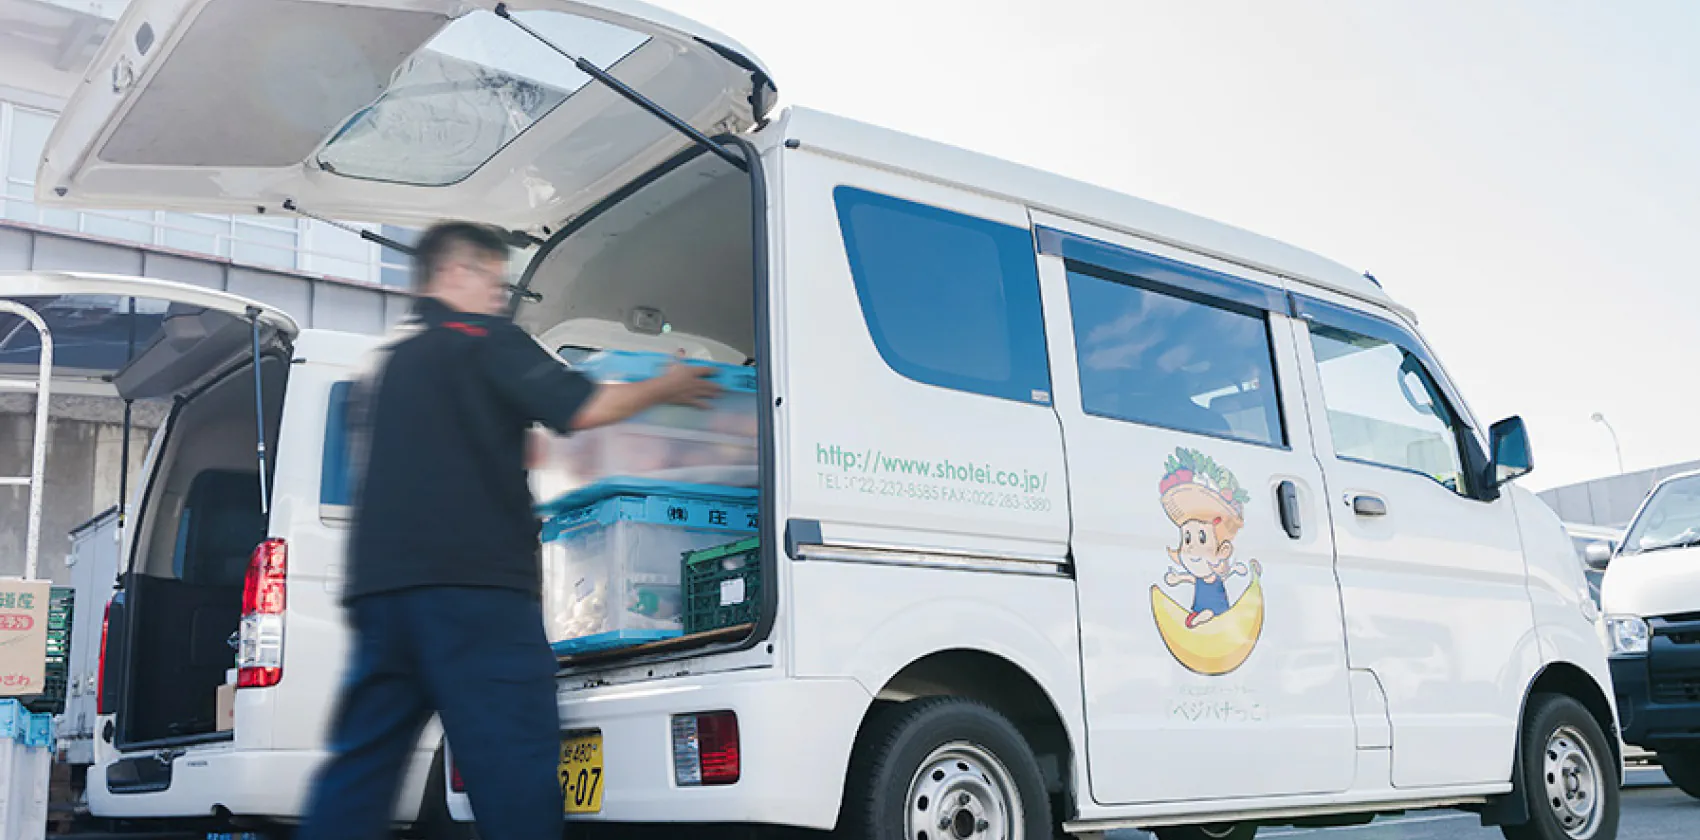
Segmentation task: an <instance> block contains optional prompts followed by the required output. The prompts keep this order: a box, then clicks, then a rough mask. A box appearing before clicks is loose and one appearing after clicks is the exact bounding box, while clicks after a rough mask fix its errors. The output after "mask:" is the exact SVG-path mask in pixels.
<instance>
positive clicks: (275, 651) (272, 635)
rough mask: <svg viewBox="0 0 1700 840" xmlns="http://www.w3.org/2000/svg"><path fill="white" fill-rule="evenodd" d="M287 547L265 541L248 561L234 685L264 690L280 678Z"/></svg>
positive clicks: (285, 544) (280, 541)
mask: <svg viewBox="0 0 1700 840" xmlns="http://www.w3.org/2000/svg"><path fill="white" fill-rule="evenodd" d="M288 576H289V544H288V543H287V542H285V541H283V540H277V539H272V540H266V541H265V542H263V543H260V545H259V547H258V548H256V549H254V554H253V556H252V557H250V558H249V559H248V578H247V580H245V581H243V583H242V632H241V646H240V648H239V649H238V651H237V654H236V667H237V672H236V673H237V676H236V685H237V687H239V688H266V687H268V686H274V685H277V684H278V681H280V680H282V679H283V611H284V605H285V600H286V599H285V595H286V591H287V589H288V582H287V578H288Z"/></svg>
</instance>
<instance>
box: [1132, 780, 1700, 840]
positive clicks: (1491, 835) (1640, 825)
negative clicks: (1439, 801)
mask: <svg viewBox="0 0 1700 840" xmlns="http://www.w3.org/2000/svg"><path fill="white" fill-rule="evenodd" d="M1617 836H1618V840H1688V839H1689V838H1696V837H1700V799H1694V798H1692V797H1690V796H1688V795H1686V794H1684V793H1683V792H1682V791H1679V790H1677V789H1676V788H1673V787H1670V786H1669V784H1667V783H1666V780H1665V778H1664V774H1662V773H1660V772H1658V771H1657V770H1650V771H1649V770H1631V771H1630V772H1629V787H1627V788H1626V789H1625V790H1624V791H1623V820H1622V823H1621V824H1620V826H1619V828H1618V834H1617ZM1277 837H1280V838H1293V840H1502V838H1503V837H1504V835H1502V834H1500V833H1499V829H1497V828H1483V827H1482V825H1481V822H1480V820H1479V819H1478V818H1477V817H1476V815H1475V814H1466V813H1461V812H1458V811H1432V812H1424V813H1411V814H1406V815H1405V816H1402V817H1389V818H1387V819H1384V820H1377V821H1375V822H1374V823H1372V824H1370V825H1361V826H1351V827H1347V828H1306V829H1293V828H1266V829H1264V830H1262V831H1259V832H1258V833H1257V840H1273V838H1277ZM1110 838H1111V840H1149V838H1150V835H1148V834H1146V833H1145V832H1143V831H1127V832H1115V833H1113V834H1111V835H1110Z"/></svg>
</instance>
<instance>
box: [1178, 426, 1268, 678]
mask: <svg viewBox="0 0 1700 840" xmlns="http://www.w3.org/2000/svg"><path fill="white" fill-rule="evenodd" d="M1157 490H1158V492H1159V493H1160V494H1161V495H1162V502H1163V511H1164V512H1165V513H1167V514H1168V515H1169V520H1170V521H1171V522H1174V523H1175V527H1176V528H1177V529H1178V532H1177V534H1176V543H1175V547H1174V548H1171V549H1169V560H1170V562H1172V563H1174V564H1175V568H1172V569H1170V570H1169V572H1168V573H1167V574H1165V575H1164V576H1163V583H1164V585H1166V586H1169V587H1171V588H1173V587H1180V586H1184V585H1187V584H1191V586H1192V608H1191V609H1187V608H1186V607H1183V606H1181V605H1180V603H1179V602H1178V601H1176V600H1175V599H1174V598H1171V597H1169V596H1168V595H1166V594H1164V592H1163V590H1162V588H1160V587H1157V586H1153V587H1151V612H1152V615H1153V616H1154V617H1155V618H1156V620H1157V632H1159V633H1160V634H1162V636H1163V644H1164V645H1166V646H1167V647H1168V648H1169V653H1171V654H1173V655H1174V657H1175V660H1176V661H1178V662H1180V663H1181V664H1182V665H1184V666H1186V668H1187V669H1188V670H1191V671H1193V672H1195V673H1199V674H1205V675H1209V676H1217V675H1221V674H1226V673H1229V672H1231V671H1233V670H1234V669H1235V668H1238V667H1240V665H1242V664H1243V663H1244V662H1245V661H1246V658H1247V657H1249V656H1251V651H1252V649H1253V648H1255V647H1257V639H1258V636H1259V635H1261V634H1262V632H1263V585H1262V583H1261V582H1260V579H1261V578H1262V576H1263V567H1262V566H1261V565H1260V564H1259V563H1258V562H1257V561H1256V560H1252V561H1251V562H1250V565H1249V567H1248V566H1247V564H1246V563H1242V562H1239V561H1236V560H1235V559H1234V550H1235V546H1234V539H1235V538H1236V537H1238V536H1239V533H1240V529H1241V528H1242V527H1244V526H1245V505H1246V502H1248V501H1250V500H1251V494H1249V493H1247V492H1246V491H1245V490H1244V489H1243V488H1241V487H1240V483H1239V480H1238V479H1236V478H1234V474H1233V473H1231V472H1229V471H1228V470H1227V469H1225V468H1223V467H1222V466H1220V465H1218V464H1217V463H1216V462H1215V461H1212V460H1211V459H1210V458H1209V457H1208V456H1206V455H1204V454H1202V453H1199V452H1196V451H1194V450H1191V449H1176V450H1175V454H1173V455H1170V456H1169V460H1168V463H1167V464H1165V465H1164V475H1163V481H1162V483H1161V484H1159V485H1158V486H1157ZM1235 576H1244V577H1246V578H1247V579H1248V582H1247V583H1246V585H1245V588H1244V589H1243V590H1242V591H1241V592H1240V595H1239V598H1238V600H1234V601H1231V602H1230V601H1229V599H1228V581H1229V580H1230V579H1231V578H1233V577H1235Z"/></svg>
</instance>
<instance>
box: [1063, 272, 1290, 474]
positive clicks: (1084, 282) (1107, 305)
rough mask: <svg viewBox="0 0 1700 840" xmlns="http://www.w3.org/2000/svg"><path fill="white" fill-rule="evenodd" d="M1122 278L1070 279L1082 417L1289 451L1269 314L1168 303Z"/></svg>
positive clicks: (1178, 300)
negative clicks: (1271, 345) (1272, 346)
mask: <svg viewBox="0 0 1700 840" xmlns="http://www.w3.org/2000/svg"><path fill="white" fill-rule="evenodd" d="M1106 274H1109V272H1106ZM1114 276H1115V277H1116V278H1117V279H1107V278H1106V277H1098V276H1095V275H1093V274H1087V273H1083V272H1081V271H1077V270H1070V271H1069V273H1068V299H1069V309H1070V310H1071V311H1072V312H1073V314H1074V343H1075V356H1076V358H1077V359H1078V360H1079V363H1080V400H1081V403H1082V405H1081V408H1082V410H1084V411H1085V412H1086V413H1087V414H1093V415H1096V416H1099V417H1108V418H1111V419H1115V420H1127V421H1131V422H1134V423H1144V424H1147V425H1152V426H1161V427H1163V428H1167V429H1174V430H1176V431H1182V432H1194V433H1198V434H1207V435H1214V436H1216V437H1223V438H1230V439H1233V440H1242V441H1246V442H1249V443H1260V444H1266V445H1269V446H1284V445H1286V442H1287V441H1286V433H1285V430H1284V428H1283V426H1282V424H1281V398H1280V393H1279V391H1278V390H1277V388H1276V382H1275V360H1274V356H1273V355H1272V352H1271V350H1270V343H1269V322H1268V318H1267V317H1266V316H1265V315H1264V314H1263V313H1261V312H1254V311H1250V310H1246V311H1242V310H1240V309H1239V308H1237V307H1235V308H1231V309H1230V308H1226V306H1227V305H1226V304H1224V305H1223V306H1216V305H1212V304H1209V303H1203V302H1200V301H1194V300H1190V299H1187V298H1184V297H1180V296H1178V295H1172V294H1165V293H1163V292H1160V291H1156V290H1154V289H1148V288H1143V287H1142V286H1140V285H1136V284H1135V283H1134V282H1133V279H1132V278H1125V279H1124V278H1122V277H1121V275H1114Z"/></svg>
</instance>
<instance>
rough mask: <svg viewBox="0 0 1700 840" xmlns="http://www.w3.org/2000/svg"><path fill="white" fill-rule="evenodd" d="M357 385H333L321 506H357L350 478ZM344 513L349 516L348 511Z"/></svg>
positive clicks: (323, 469)
mask: <svg viewBox="0 0 1700 840" xmlns="http://www.w3.org/2000/svg"><path fill="white" fill-rule="evenodd" d="M353 387H354V383H353V382H349V381H343V382H338V383H336V384H335V385H332V386H331V398H330V408H328V409H326V411H325V450H324V454H323V460H322V461H321V468H320V470H319V504H320V506H321V515H322V513H323V510H322V509H323V508H324V507H332V508H347V507H348V506H349V505H352V504H353V503H354V501H353V498H352V495H353V494H352V492H351V490H350V488H349V475H348V394H349V391H350V390H351V389H352V388H353ZM342 513H343V514H344V515H346V513H347V511H346V510H343V511H342Z"/></svg>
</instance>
